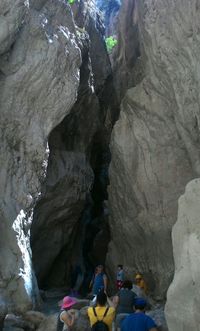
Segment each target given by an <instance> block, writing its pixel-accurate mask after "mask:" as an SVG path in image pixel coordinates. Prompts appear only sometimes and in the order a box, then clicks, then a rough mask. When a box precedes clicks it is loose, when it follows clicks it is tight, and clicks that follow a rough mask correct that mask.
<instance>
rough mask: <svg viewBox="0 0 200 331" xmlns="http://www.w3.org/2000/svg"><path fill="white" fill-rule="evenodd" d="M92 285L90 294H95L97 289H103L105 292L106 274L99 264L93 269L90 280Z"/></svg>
mask: <svg viewBox="0 0 200 331" xmlns="http://www.w3.org/2000/svg"><path fill="white" fill-rule="evenodd" d="M91 285H92V294H93V295H94V296H96V295H97V294H98V293H99V291H101V290H104V291H105V292H106V290H107V276H106V274H105V273H104V268H103V266H102V265H101V264H100V265H98V266H97V267H96V269H95V274H94V277H93V279H92V281H91Z"/></svg>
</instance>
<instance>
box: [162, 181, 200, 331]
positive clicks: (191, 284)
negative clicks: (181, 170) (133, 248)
mask: <svg viewBox="0 0 200 331" xmlns="http://www.w3.org/2000/svg"><path fill="white" fill-rule="evenodd" d="M199 215H200V179H199V178H198V179H194V180H193V181H191V182H189V183H188V184H187V186H186V189H185V193H184V194H183V195H182V196H181V197H180V199H179V208H178V219H177V222H176V223H175V225H174V227H173V230H172V242H173V254H174V262H175V273H174V278H173V281H172V283H171V285H170V287H169V290H168V292H167V303H166V307H165V314H166V319H167V324H168V327H169V330H170V331H180V330H183V331H185V330H188V329H191V330H198V331H199V330H200V316H199V309H200V255H199V251H200V222H199Z"/></svg>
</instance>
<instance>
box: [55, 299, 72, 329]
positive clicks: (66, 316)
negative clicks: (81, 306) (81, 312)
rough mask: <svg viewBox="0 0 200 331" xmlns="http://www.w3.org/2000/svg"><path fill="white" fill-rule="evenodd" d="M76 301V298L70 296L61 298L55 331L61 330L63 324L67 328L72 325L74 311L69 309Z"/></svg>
mask: <svg viewBox="0 0 200 331" xmlns="http://www.w3.org/2000/svg"><path fill="white" fill-rule="evenodd" d="M76 302H77V300H76V299H75V298H72V297H70V296H66V297H64V298H63V300H62V303H61V312H60V313H59V316H58V321H57V331H62V329H63V324H64V325H65V326H66V329H69V328H70V327H71V326H73V324H74V321H75V313H74V312H73V311H70V309H71V307H72V306H73V305H74V304H75V303H76Z"/></svg>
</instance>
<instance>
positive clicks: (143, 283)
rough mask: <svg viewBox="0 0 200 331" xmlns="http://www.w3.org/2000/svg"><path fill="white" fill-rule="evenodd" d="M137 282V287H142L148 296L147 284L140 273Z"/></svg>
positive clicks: (136, 278) (136, 277)
mask: <svg viewBox="0 0 200 331" xmlns="http://www.w3.org/2000/svg"><path fill="white" fill-rule="evenodd" d="M135 281H136V285H137V286H138V287H140V288H141V289H142V290H143V291H144V293H145V294H147V284H146V283H145V281H144V279H143V277H142V275H141V274H139V273H138V274H137V275H136V276H135Z"/></svg>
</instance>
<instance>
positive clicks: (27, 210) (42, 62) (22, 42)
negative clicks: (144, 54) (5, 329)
mask: <svg viewBox="0 0 200 331" xmlns="http://www.w3.org/2000/svg"><path fill="white" fill-rule="evenodd" d="M0 31H1V32H0V54H1V56H0V140H1V146H0V182H1V188H0V233H1V236H0V250H1V256H0V270H1V272H0V296H1V300H2V303H3V304H2V305H1V307H4V304H5V306H6V309H8V310H9V311H10V310H17V311H23V310H26V309H27V308H31V307H32V306H33V305H35V304H36V303H37V301H38V294H37V284H36V281H35V276H34V273H33V271H32V265H31V258H30V247H29V246H30V245H29V229H30V223H31V219H32V211H31V210H32V207H33V204H34V201H35V198H37V197H38V195H39V194H40V187H41V182H42V181H43V178H44V175H45V172H46V165H47V164H46V161H47V157H48V153H49V150H48V145H47V138H48V135H49V133H50V132H51V130H52V129H53V128H54V127H55V126H56V125H57V124H58V123H60V122H61V121H62V119H63V118H64V116H65V115H67V114H68V113H69V112H70V109H71V108H72V106H73V104H74V103H75V101H76V97H77V89H78V84H79V67H80V62H81V60H80V50H79V48H78V45H77V38H76V34H75V27H74V22H73V20H72V15H71V10H70V7H69V6H68V5H67V4H65V3H64V2H62V1H50V0H49V1H48V0H46V1H31V2H30V3H29V1H19V0H18V1H10V0H9V1H7V0H6V1H1V4H0ZM2 309H4V308H2Z"/></svg>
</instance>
